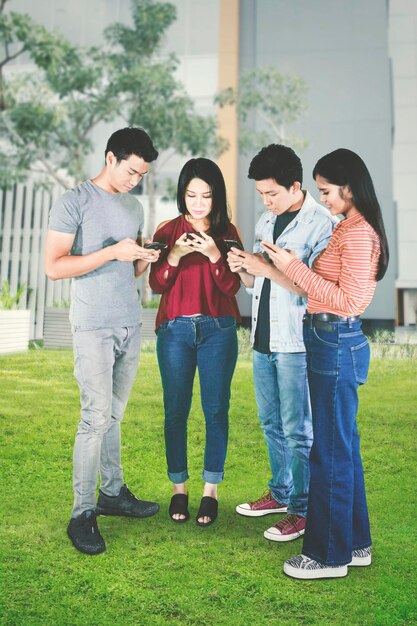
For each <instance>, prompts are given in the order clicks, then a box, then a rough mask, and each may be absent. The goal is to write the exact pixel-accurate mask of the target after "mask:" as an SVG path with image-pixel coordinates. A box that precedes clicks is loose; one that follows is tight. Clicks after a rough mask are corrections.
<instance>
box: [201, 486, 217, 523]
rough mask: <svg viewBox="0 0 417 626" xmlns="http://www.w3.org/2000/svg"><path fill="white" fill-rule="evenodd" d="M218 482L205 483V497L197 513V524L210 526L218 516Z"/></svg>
mask: <svg viewBox="0 0 417 626" xmlns="http://www.w3.org/2000/svg"><path fill="white" fill-rule="evenodd" d="M217 509H218V503H217V484H212V483H206V484H205V485H204V491H203V497H202V498H201V502H200V508H199V511H198V513H197V518H196V520H197V524H198V525H199V526H209V525H210V524H212V523H213V522H214V520H215V519H216V517H217Z"/></svg>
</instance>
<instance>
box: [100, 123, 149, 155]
mask: <svg viewBox="0 0 417 626" xmlns="http://www.w3.org/2000/svg"><path fill="white" fill-rule="evenodd" d="M108 152H113V154H114V156H115V157H116V160H117V161H118V162H120V161H122V160H125V159H128V158H129V157H130V155H131V154H136V156H138V157H141V158H142V159H143V160H144V161H146V163H151V161H155V159H156V158H157V156H158V151H157V150H156V149H155V146H154V145H153V143H152V139H151V138H150V137H149V135H148V133H147V132H146V131H145V130H143V128H137V127H134V126H128V127H127V128H121V129H120V130H116V132H115V133H113V134H112V135H111V137H110V139H109V140H108V142H107V146H106V150H105V152H104V156H105V157H106V156H107V153H108Z"/></svg>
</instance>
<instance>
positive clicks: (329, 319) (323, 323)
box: [303, 313, 360, 332]
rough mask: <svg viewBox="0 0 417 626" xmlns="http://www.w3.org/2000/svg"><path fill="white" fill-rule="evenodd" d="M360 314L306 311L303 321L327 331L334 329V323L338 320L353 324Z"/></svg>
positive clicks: (311, 326) (307, 324)
mask: <svg viewBox="0 0 417 626" xmlns="http://www.w3.org/2000/svg"><path fill="white" fill-rule="evenodd" d="M359 319H360V318H359V315H349V316H344V315H335V314H334V313H306V314H305V315H304V318H303V322H304V324H305V325H306V326H309V327H310V328H313V327H315V328H321V330H325V331H327V332H332V331H333V330H334V326H333V324H334V323H335V322H336V323H338V322H346V323H348V324H351V323H353V322H358V321H359Z"/></svg>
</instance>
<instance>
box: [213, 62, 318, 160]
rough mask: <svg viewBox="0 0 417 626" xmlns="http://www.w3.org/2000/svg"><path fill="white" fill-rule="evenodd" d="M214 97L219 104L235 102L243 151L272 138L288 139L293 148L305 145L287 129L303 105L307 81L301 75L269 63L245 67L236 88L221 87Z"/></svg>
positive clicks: (304, 107) (300, 112) (267, 142)
mask: <svg viewBox="0 0 417 626" xmlns="http://www.w3.org/2000/svg"><path fill="white" fill-rule="evenodd" d="M216 100H217V103H218V104H219V105H220V106H221V107H224V106H227V105H236V108H237V113H238V117H239V120H240V122H241V125H240V129H239V143H240V148H241V150H242V151H243V152H250V151H252V150H254V149H259V147H260V146H263V145H266V144H269V143H272V142H275V143H290V144H291V145H292V146H293V147H297V148H302V147H304V146H305V145H306V142H305V141H304V140H302V139H301V138H299V137H296V136H293V135H290V134H288V130H287V129H288V126H289V125H290V124H291V123H293V122H295V121H297V120H298V119H299V117H300V116H301V115H302V113H303V112H304V111H305V110H306V109H307V83H306V82H305V81H304V80H303V79H302V78H300V77H297V76H290V75H288V74H282V73H281V72H279V71H278V69H277V68H276V67H275V66H271V65H269V66H265V67H261V68H258V69H255V70H247V71H245V72H243V73H242V75H241V77H240V80H239V85H238V88H237V90H234V89H232V88H229V89H225V90H224V91H222V92H221V93H220V94H219V95H218V96H217V99H216Z"/></svg>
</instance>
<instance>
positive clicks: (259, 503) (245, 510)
mask: <svg viewBox="0 0 417 626" xmlns="http://www.w3.org/2000/svg"><path fill="white" fill-rule="evenodd" d="M286 510H287V505H286V504H280V503H279V502H277V501H276V500H274V498H273V497H272V495H271V492H270V490H269V489H267V491H265V493H264V494H263V496H261V497H260V498H258V499H257V500H254V502H245V503H244V504H238V505H237V507H236V513H239V514H240V515H245V516H246V517H260V516H261V515H269V514H270V513H285V512H286Z"/></svg>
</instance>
